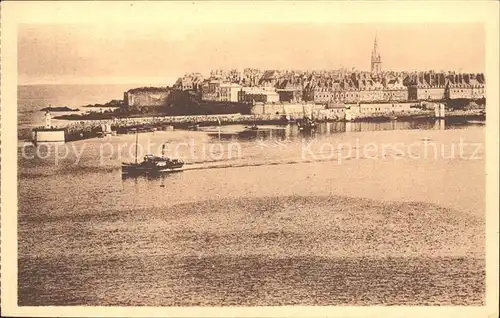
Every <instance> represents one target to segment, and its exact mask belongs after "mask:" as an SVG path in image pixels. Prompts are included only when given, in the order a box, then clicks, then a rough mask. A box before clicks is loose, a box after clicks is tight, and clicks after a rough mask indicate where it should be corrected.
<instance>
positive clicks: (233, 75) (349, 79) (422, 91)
mask: <svg viewBox="0 0 500 318" xmlns="http://www.w3.org/2000/svg"><path fill="white" fill-rule="evenodd" d="M257 77H258V79H257ZM174 88H177V89H181V90H194V91H197V92H200V93H201V94H200V95H201V98H202V99H203V100H211V101H231V102H260V101H263V102H271V101H273V102H274V101H279V102H287V101H290V102H301V101H306V102H314V103H329V102H336V103H356V102H364V103H366V102H369V103H370V102H372V103H374V102H403V101H422V100H429V101H439V100H446V99H471V100H477V99H482V98H485V94H486V92H485V78H484V74H468V73H453V72H448V73H445V72H440V73H435V72H432V71H431V72H420V73H416V72H414V73H396V72H386V73H377V74H373V73H368V72H351V73H349V72H345V71H342V72H333V73H331V72H330V73H328V72H316V73H315V72H309V73H308V72H288V71H287V72H280V71H276V70H268V71H264V72H262V73H261V72H259V71H258V70H256V69H245V71H244V72H243V73H238V72H236V71H235V70H231V71H229V72H226V73H224V72H223V71H222V70H219V71H213V72H211V75H210V78H209V79H204V78H203V77H202V76H201V74H198V73H195V74H188V75H186V76H184V77H182V78H180V79H179V80H178V81H177V82H176V84H175V85H174Z"/></svg>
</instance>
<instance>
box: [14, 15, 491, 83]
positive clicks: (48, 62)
mask: <svg viewBox="0 0 500 318" xmlns="http://www.w3.org/2000/svg"><path fill="white" fill-rule="evenodd" d="M454 34H458V35H460V36H451V35H454ZM292 35H293V36H292ZM375 36H376V37H377V42H378V50H379V53H380V55H381V59H382V69H381V70H382V71H383V72H384V71H395V72H401V71H405V72H413V71H429V70H434V71H436V72H440V71H446V72H447V71H456V72H469V73H482V72H484V68H485V67H484V60H485V52H484V37H485V35H484V30H483V27H482V25H480V24H456V25H451V24H433V25H416V24H409V25H398V26H394V25H387V24H314V23H308V24H304V23H293V24H291V23H287V24H285V23H280V24H258V25H249V24H241V25H236V26H231V27H230V28H229V27H228V25H227V24H214V25H209V26H207V25H205V26H200V25H181V26H178V27H172V25H166V26H141V28H134V27H133V26H130V25H121V26H109V25H108V26H106V25H86V26H85V27H83V26H82V25H69V24H68V25H58V26H55V25H45V26H40V25H24V26H21V27H20V29H19V34H18V72H19V75H18V81H19V84H25V85H29V84H138V83H151V84H163V85H172V84H173V83H175V81H176V80H177V78H179V77H181V76H183V75H184V74H186V73H194V72H196V73H201V74H208V73H209V72H210V70H213V69H238V70H243V69H244V68H259V69H264V70H265V69H278V70H303V71H313V70H339V69H342V68H343V69H346V70H349V71H350V70H352V69H353V68H354V69H355V70H356V71H361V72H362V71H370V68H371V60H370V59H371V54H372V49H373V42H374V39H375ZM346 43H347V44H346ZM465 43H467V45H465ZM35 53H36V54H35Z"/></svg>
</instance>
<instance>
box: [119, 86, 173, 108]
mask: <svg viewBox="0 0 500 318" xmlns="http://www.w3.org/2000/svg"><path fill="white" fill-rule="evenodd" d="M170 93H171V89H170V88H163V87H144V88H134V89H131V90H128V91H126V92H125V93H124V94H123V101H124V104H125V106H137V107H144V106H164V105H166V104H167V101H168V97H169V96H170Z"/></svg>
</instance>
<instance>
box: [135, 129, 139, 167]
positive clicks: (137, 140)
mask: <svg viewBox="0 0 500 318" xmlns="http://www.w3.org/2000/svg"><path fill="white" fill-rule="evenodd" d="M138 142H139V132H138V131H136V132H135V164H137V143H138Z"/></svg>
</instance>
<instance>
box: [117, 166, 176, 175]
mask: <svg viewBox="0 0 500 318" xmlns="http://www.w3.org/2000/svg"><path fill="white" fill-rule="evenodd" d="M182 170H183V165H176V166H171V167H161V168H151V167H141V166H140V165H137V166H136V165H134V164H123V165H122V174H158V173H169V172H177V171H182Z"/></svg>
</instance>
